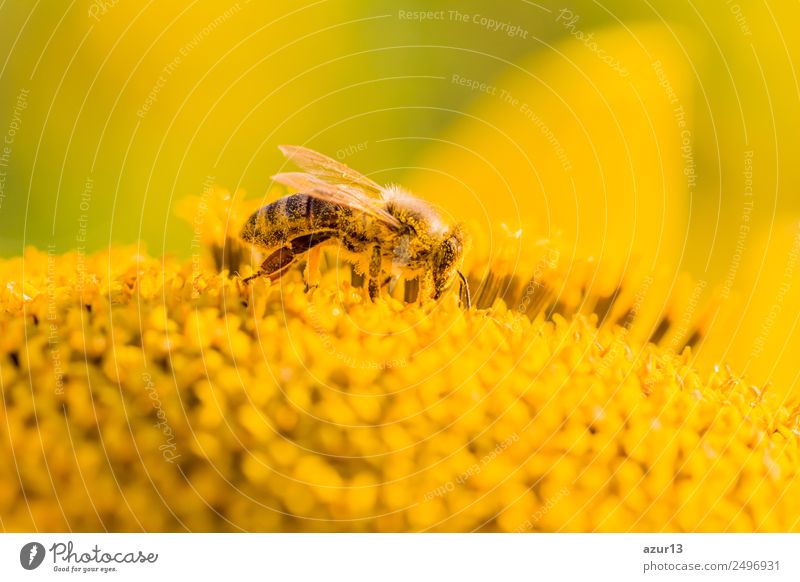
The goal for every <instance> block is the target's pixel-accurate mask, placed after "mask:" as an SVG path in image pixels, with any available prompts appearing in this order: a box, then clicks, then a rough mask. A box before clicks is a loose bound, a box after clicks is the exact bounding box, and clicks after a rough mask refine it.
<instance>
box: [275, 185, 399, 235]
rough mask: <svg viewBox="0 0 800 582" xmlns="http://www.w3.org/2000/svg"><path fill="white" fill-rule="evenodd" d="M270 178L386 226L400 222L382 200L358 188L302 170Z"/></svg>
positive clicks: (392, 225) (397, 225)
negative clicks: (368, 216) (333, 182)
mask: <svg viewBox="0 0 800 582" xmlns="http://www.w3.org/2000/svg"><path fill="white" fill-rule="evenodd" d="M272 179H273V180H275V181H276V182H278V183H279V184H283V185H285V186H289V188H292V189H293V190H297V191H298V192H302V193H303V194H306V195H308V196H312V197H314V198H318V199H319V200H325V201H326V202H331V203H333V204H339V205H341V206H347V207H348V208H352V209H354V210H358V211H359V212H363V213H365V214H368V215H370V216H372V217H373V218H375V219H377V220H380V221H381V222H383V223H384V224H386V225H387V226H390V227H393V228H397V227H399V226H400V222H399V221H398V220H397V219H396V218H395V217H394V216H392V215H391V214H389V213H388V212H387V211H386V210H385V209H384V208H383V200H378V199H375V198H369V197H366V196H364V194H363V193H362V191H361V190H360V189H358V188H352V187H350V186H347V185H345V184H331V183H328V182H326V181H325V180H322V179H320V178H318V177H317V176H313V175H311V174H306V173H304V172H285V173H283V174H276V175H274V176H272Z"/></svg>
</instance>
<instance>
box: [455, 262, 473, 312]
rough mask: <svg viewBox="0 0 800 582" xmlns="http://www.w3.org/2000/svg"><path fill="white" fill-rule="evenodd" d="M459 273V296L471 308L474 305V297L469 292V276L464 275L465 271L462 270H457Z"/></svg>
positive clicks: (463, 303)
mask: <svg viewBox="0 0 800 582" xmlns="http://www.w3.org/2000/svg"><path fill="white" fill-rule="evenodd" d="M456 273H458V277H459V279H460V282H459V285H458V298H459V299H460V300H461V304H462V305H463V306H464V307H466V308H467V309H470V308H471V307H472V297H471V296H470V293H469V283H468V282H467V278H466V277H465V276H464V273H462V272H461V271H456Z"/></svg>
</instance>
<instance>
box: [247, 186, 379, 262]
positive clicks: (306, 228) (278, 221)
mask: <svg viewBox="0 0 800 582" xmlns="http://www.w3.org/2000/svg"><path fill="white" fill-rule="evenodd" d="M365 229H366V220H361V219H358V218H356V219H354V216H353V210H352V209H351V208H348V207H346V206H341V205H338V204H334V203H332V202H327V201H325V200H320V199H318V198H314V197H312V196H308V195H306V194H292V195H290V196H285V197H284V198H281V199H280V200H276V201H275V202H272V203H271V204H268V205H266V206H263V207H262V208H259V209H258V210H257V211H256V212H254V213H253V215H252V216H251V217H250V218H249V219H248V221H247V223H246V224H245V225H244V227H243V228H242V232H241V236H242V238H243V239H244V240H246V241H247V242H249V243H252V244H255V245H258V246H260V247H263V248H267V249H271V248H275V247H280V246H283V245H286V244H288V243H290V242H291V241H292V240H293V239H296V238H297V237H300V236H304V235H309V234H311V233H314V232H320V231H335V232H337V233H341V234H351V233H352V234H359V233H357V232H354V231H362V232H364V230H365Z"/></svg>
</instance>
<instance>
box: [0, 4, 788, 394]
mask: <svg viewBox="0 0 800 582" xmlns="http://www.w3.org/2000/svg"><path fill="white" fill-rule="evenodd" d="M798 16H800V8H798V7H797V6H796V5H788V4H787V5H779V6H770V5H768V4H758V5H756V4H751V3H746V2H743V1H736V0H734V1H726V2H721V3H715V4H708V5H707V6H702V5H696V4H694V3H689V2H687V3H683V2H668V1H665V0H662V1H659V2H654V3H630V2H622V1H613V2H606V3H603V4H597V3H595V2H590V1H580V2H570V3H568V4H562V3H549V2H540V3H533V2H526V1H521V0H520V1H511V2H504V3H500V4H499V3H489V2H450V3H445V2H421V1H416V2H411V1H409V2H400V3H398V2H383V1H381V2H370V3H366V2H355V1H334V0H331V1H322V2H313V3H306V4H301V3H277V2H269V3H261V2H245V1H240V2H235V3H231V2H223V3H217V2H194V3H190V4H183V3H153V2H151V3H146V4H145V3H133V2H128V1H125V0H122V1H117V0H95V1H93V2H88V1H81V2H76V3H73V4H70V5H67V4H64V5H63V6H54V5H53V4H46V5H45V4H37V5H35V6H32V5H30V3H27V2H22V1H19V0H15V1H11V2H6V3H4V4H3V6H2V8H0V45H1V46H2V54H3V56H4V58H3V60H2V65H0V133H2V134H3V138H2V139H3V143H2V144H0V253H2V254H3V255H5V256H15V255H19V254H21V252H22V250H23V248H24V247H25V246H28V245H35V246H37V247H40V248H46V247H48V246H50V245H52V248H54V249H56V250H57V251H58V252H62V251H64V252H65V251H68V250H71V249H75V248H80V249H85V250H87V251H91V250H97V249H101V248H104V247H107V246H108V245H109V244H112V243H130V242H135V241H138V240H142V241H144V243H145V244H146V247H147V249H148V250H149V251H150V252H151V253H153V254H160V253H162V252H171V253H176V254H178V255H181V256H187V255H188V254H189V253H190V252H191V238H192V230H191V226H190V225H187V224H185V223H183V222H181V221H180V220H179V219H177V218H176V216H175V212H174V208H175V206H176V204H177V203H178V201H180V200H181V199H182V198H184V197H186V196H188V195H196V194H198V193H200V192H201V191H202V190H203V189H204V187H205V185H206V184H208V183H211V182H213V183H216V184H219V185H221V186H223V187H225V188H227V189H229V190H231V191H238V190H243V191H245V192H247V193H248V195H249V196H250V197H259V196H263V195H264V193H265V192H266V191H267V189H268V187H269V176H270V175H271V174H273V173H275V172H277V171H279V170H280V169H281V166H282V164H283V160H282V159H281V156H280V154H279V152H278V150H277V147H276V146H277V145H278V144H281V143H297V144H303V145H307V146H310V147H313V148H314V149H317V150H319V151H322V152H325V153H327V154H329V155H331V156H332V157H336V158H338V159H341V160H342V161H344V162H346V163H348V164H349V165H351V166H353V167H355V168H357V169H359V170H361V171H364V172H365V173H370V174H371V175H372V176H373V177H375V178H376V179H377V180H379V181H385V182H388V181H396V182H399V183H403V184H407V185H409V186H410V187H412V188H413V190H414V191H415V192H416V193H417V194H419V195H421V196H423V197H426V198H428V199H430V200H433V201H435V202H437V203H439V204H441V205H442V207H443V208H445V209H446V210H447V211H448V212H450V213H451V214H453V215H454V216H456V217H458V218H461V219H465V220H470V221H472V223H473V224H477V225H479V228H485V229H486V231H487V232H493V230H492V229H494V228H496V225H497V224H498V223H506V224H507V225H508V227H509V229H510V230H512V231H515V230H517V229H520V228H521V229H522V231H523V235H522V238H521V244H525V241H534V240H538V239H542V238H547V237H551V236H555V235H557V234H559V233H560V234H561V236H562V237H563V238H564V240H565V241H567V244H568V245H569V246H570V249H569V253H567V256H565V257H564V258H563V260H566V261H569V260H571V259H573V258H579V257H588V256H593V257H596V258H597V261H598V264H601V263H612V264H614V265H616V268H619V269H623V270H625V269H627V268H628V266H629V265H632V264H634V263H640V264H643V265H644V266H645V269H650V270H657V269H661V270H665V269H666V270H667V271H669V272H674V273H675V275H676V276H677V274H678V273H680V272H684V271H688V272H689V273H690V274H691V275H692V277H694V280H695V281H697V282H698V283H697V285H696V287H695V288H696V289H697V294H696V295H697V297H696V299H697V303H699V304H702V303H703V302H709V301H712V300H714V301H716V300H717V298H718V297H722V298H725V299H726V301H724V302H721V303H720V306H721V307H720V310H719V311H718V312H715V313H714V315H713V316H712V317H711V319H710V321H709V322H708V339H707V340H706V341H705V343H704V344H703V345H702V346H701V348H700V350H699V353H698V358H699V361H700V363H701V364H706V365H711V363H712V362H730V363H731V364H732V365H733V367H734V368H735V369H736V370H739V371H742V372H745V373H747V374H748V376H749V377H750V378H751V380H752V381H753V382H755V383H759V384H763V383H766V382H768V381H772V382H773V383H774V384H775V386H776V388H774V389H775V390H779V391H780V392H781V393H783V394H791V393H796V391H797V385H798V381H797V377H796V375H797V367H796V365H795V364H794V362H792V361H791V356H792V354H793V353H794V352H796V350H797V347H798V346H800V332H798V330H797V325H796V323H797V318H798V313H800V265H798V260H800V252H798V250H799V249H800V223H799V222H798V221H800V195H798V188H797V185H798V183H799V182H800V180H798V172H800V167H798V164H797V163H796V158H797V156H798V153H799V152H800V146H799V144H798V134H800V127H798V126H800V116H798V115H797V113H796V112H797V110H798V99H799V98H800V85H798V80H797V75H796V72H795V67H794V63H795V59H796V58H797V57H798V56H800V46H799V45H798V43H800V40H798V39H797V35H796V34H794V30H793V23H796V22H797V21H798ZM520 268H521V269H524V268H525V266H524V265H522V266H520ZM672 292H673V290H672V289H671V288H665V289H658V290H653V291H652V293H649V294H648V296H647V297H646V298H645V299H646V301H647V302H648V303H649V305H650V306H651V308H653V309H655V310H656V311H659V310H661V311H667V299H668V297H669V296H670V295H671V294H672ZM715 293H716V295H715ZM690 309H693V308H691V307H690ZM685 315H687V317H689V318H691V317H693V314H691V313H689V314H685ZM678 317H681V314H678Z"/></svg>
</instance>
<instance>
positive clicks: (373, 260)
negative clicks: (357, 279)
mask: <svg viewBox="0 0 800 582" xmlns="http://www.w3.org/2000/svg"><path fill="white" fill-rule="evenodd" d="M380 277H381V247H379V246H378V245H375V246H374V247H372V256H371V257H370V259H369V282H368V283H367V289H368V291H369V298H370V299H372V300H373V301H375V300H376V299H377V298H378V295H379V294H380V290H381V282H380Z"/></svg>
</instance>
